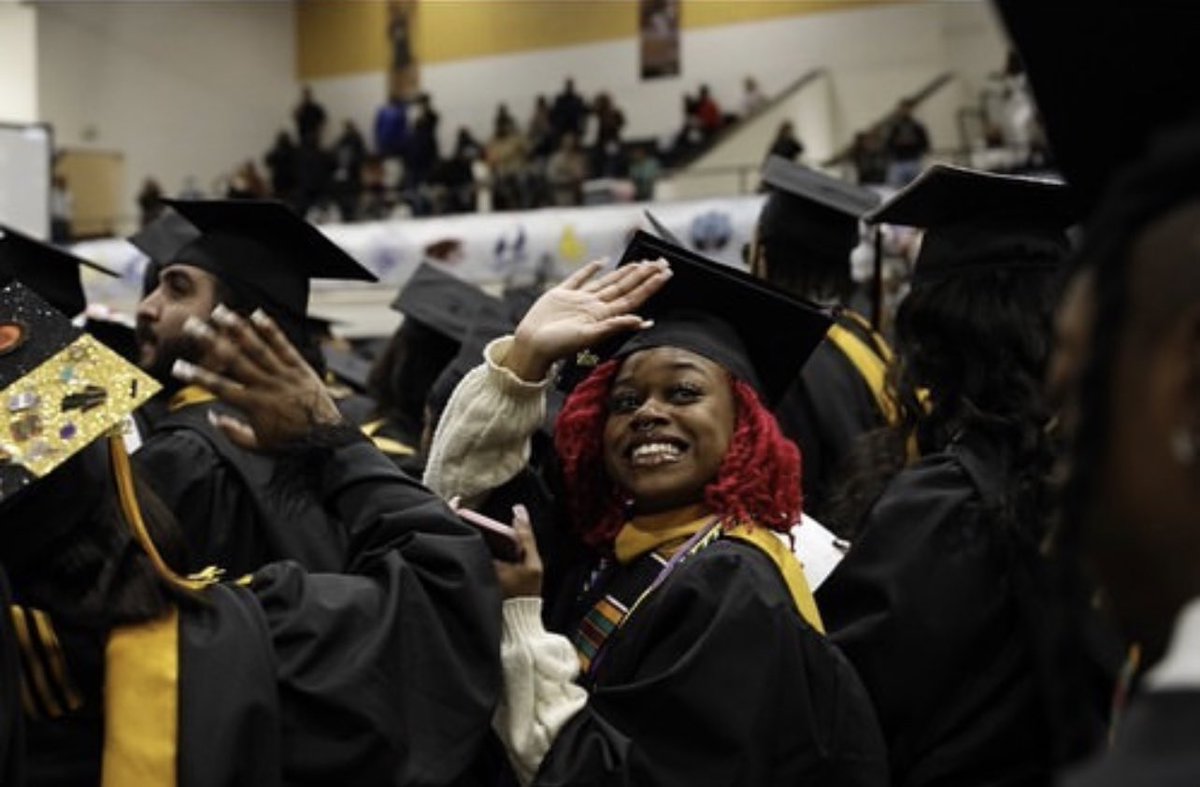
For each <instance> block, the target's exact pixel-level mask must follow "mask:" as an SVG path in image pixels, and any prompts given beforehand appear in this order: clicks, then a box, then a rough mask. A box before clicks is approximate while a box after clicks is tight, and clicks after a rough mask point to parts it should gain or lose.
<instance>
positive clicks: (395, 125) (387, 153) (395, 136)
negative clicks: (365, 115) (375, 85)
mask: <svg viewBox="0 0 1200 787" xmlns="http://www.w3.org/2000/svg"><path fill="white" fill-rule="evenodd" d="M407 144H408V105H407V104H406V103H405V101H404V99H403V98H401V97H400V95H399V94H396V93H393V94H392V96H391V97H390V98H389V99H388V100H387V103H386V104H384V105H383V106H381V107H380V108H379V111H378V112H376V113H375V152H376V153H378V154H379V155H380V156H383V157H384V158H398V157H400V156H403V155H404V148H405V146H406V145H407Z"/></svg>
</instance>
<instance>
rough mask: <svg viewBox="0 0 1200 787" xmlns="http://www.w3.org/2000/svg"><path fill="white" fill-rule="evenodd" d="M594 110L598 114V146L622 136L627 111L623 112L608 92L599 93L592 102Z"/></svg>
mask: <svg viewBox="0 0 1200 787" xmlns="http://www.w3.org/2000/svg"><path fill="white" fill-rule="evenodd" d="M592 111H593V112H594V113H595V114H596V146H597V147H601V146H603V145H605V144H606V143H609V142H612V141H614V140H619V139H620V138H621V131H622V129H624V128H625V113H624V112H622V111H621V110H620V109H619V108H618V107H617V105H616V104H614V103H613V100H612V97H611V96H610V95H609V94H608V93H599V94H597V95H596V100H595V101H594V102H593V103H592Z"/></svg>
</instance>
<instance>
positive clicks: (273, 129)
mask: <svg viewBox="0 0 1200 787" xmlns="http://www.w3.org/2000/svg"><path fill="white" fill-rule="evenodd" d="M37 15H38V19H37V22H38V24H37V39H38V46H37V60H38V79H37V83H38V96H39V98H40V109H41V112H40V115H41V118H42V119H43V120H46V121H49V122H50V123H52V124H53V125H54V130H55V134H56V137H57V142H58V144H59V145H61V146H64V147H85V148H94V149H99V150H113V151H119V152H121V153H123V154H124V156H125V181H126V182H125V189H124V193H125V197H124V200H123V203H124V204H123V210H125V211H127V212H128V214H129V217H130V218H132V217H134V216H135V215H136V203H135V196H136V194H137V191H138V189H139V188H140V185H141V182H142V179H143V178H145V177H147V176H151V175H153V176H154V177H156V178H157V179H158V180H159V182H160V184H161V185H162V186H163V188H164V190H166V191H167V192H168V194H175V193H176V192H177V191H178V190H179V189H180V187H181V186H182V184H183V181H184V178H185V177H186V176H188V175H195V176H197V178H198V180H199V182H200V185H201V187H202V188H206V189H208V188H211V187H212V185H213V183H214V181H215V180H216V179H218V178H219V177H220V176H222V175H223V174H225V173H228V172H230V171H231V170H232V169H234V168H235V167H236V165H237V164H238V163H239V162H241V161H243V160H245V159H247V158H260V157H261V155H262V154H263V152H264V151H265V150H266V149H267V148H269V147H270V145H271V143H272V141H273V139H274V136H275V134H276V133H277V132H278V131H279V130H280V129H282V128H284V127H290V125H291V108H292V106H293V105H294V104H295V103H296V101H297V98H298V95H297V88H296V80H295V20H294V13H293V9H292V6H291V2H289V1H287V0H259V1H258V2H239V3H229V2H180V1H178V0H177V1H175V2H66V1H62V0H60V1H58V2H53V3H41V4H38V5H37ZM0 27H2V26H0ZM0 51H2V49H0Z"/></svg>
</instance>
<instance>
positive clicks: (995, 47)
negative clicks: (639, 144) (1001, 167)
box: [313, 0, 1005, 161]
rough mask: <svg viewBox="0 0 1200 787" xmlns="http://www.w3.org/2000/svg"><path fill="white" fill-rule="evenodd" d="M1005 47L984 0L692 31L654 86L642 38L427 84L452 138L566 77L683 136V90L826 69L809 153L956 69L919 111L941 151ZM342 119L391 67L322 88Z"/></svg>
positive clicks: (736, 97)
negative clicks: (673, 70)
mask: <svg viewBox="0 0 1200 787" xmlns="http://www.w3.org/2000/svg"><path fill="white" fill-rule="evenodd" d="M1004 54H1005V43H1004V38H1003V34H1002V32H1001V30H1000V27H999V25H998V24H997V23H996V22H995V21H994V20H993V19H992V16H991V12H990V8H989V7H988V5H987V3H986V2H984V1H983V0H958V1H957V2H939V1H938V0H932V1H931V2H924V3H911V4H900V5H895V6H877V7H870V8H865V9H859V10H851V11H839V12H833V13H824V14H814V15H809V16H800V17H790V18H782V19H773V20H769V21H765V22H754V23H747V24H740V25H731V26H726V27H716V28H707V29H699V30H685V31H683V52H682V65H683V75H682V76H681V77H679V78H674V79H658V80H650V81H642V80H641V79H640V78H639V75H638V52H637V42H636V40H635V39H632V38H630V39H625V40H621V41H610V42H604V43H599V44H589V45H585V46H577V47H569V48H563V49H556V50H544V51H539V52H532V53H521V54H514V55H502V56H495V57H487V58H478V59H474V60H469V61H460V62H450V63H435V64H426V65H423V66H422V70H421V73H422V82H423V87H424V88H425V89H426V90H428V91H429V92H430V93H432V94H433V96H434V98H435V102H436V104H437V106H438V108H439V109H440V110H441V114H442V143H443V145H446V144H448V143H449V142H450V141H451V140H452V139H453V136H452V135H453V132H454V130H455V129H456V128H457V127H458V126H460V125H467V126H469V127H471V128H472V130H473V131H475V133H476V134H477V135H479V136H481V137H482V138H486V137H487V135H489V134H490V132H491V123H492V117H493V114H494V112H495V108H496V104H497V102H499V101H505V102H507V103H508V105H509V109H510V110H511V111H512V112H513V113H514V115H515V116H516V117H517V119H518V121H520V122H521V123H524V122H525V121H526V119H527V118H528V116H529V113H530V111H531V109H532V107H533V101H534V97H535V96H536V95H537V94H539V93H545V94H547V95H548V96H550V97H552V96H553V95H554V94H555V93H557V92H558V91H559V90H560V89H561V86H562V80H563V78H564V77H566V76H568V75H571V76H574V77H575V81H576V85H577V87H578V88H579V89H580V90H581V92H583V93H585V94H587V95H592V94H594V93H596V92H597V91H600V90H607V91H609V92H610V93H612V94H613V96H614V97H615V98H616V100H617V103H618V105H619V106H620V107H621V108H622V109H623V110H624V111H625V115H626V118H627V120H628V126H627V127H626V135H627V136H629V137H643V136H659V135H670V134H673V133H674V132H675V131H677V130H678V128H679V127H680V125H681V122H682V95H683V93H684V92H685V91H687V92H694V91H695V89H696V87H697V86H698V85H699V84H701V83H707V84H708V85H709V86H710V87H711V88H712V90H713V93H714V95H715V97H716V98H717V100H718V102H719V103H720V104H721V105H722V107H725V108H728V109H736V108H737V106H738V104H739V102H740V97H741V90H742V80H743V78H744V77H745V76H747V75H753V76H755V77H756V78H757V79H758V81H759V84H760V86H761V87H762V88H763V90H764V91H765V92H767V93H768V94H771V93H774V92H776V91H778V90H781V89H782V88H784V87H785V86H787V85H788V84H790V83H791V82H792V81H793V80H795V79H796V78H797V77H799V76H800V75H802V74H803V73H805V72H807V71H808V70H810V69H812V68H816V67H825V68H827V69H828V70H829V85H828V86H825V87H820V88H819V89H818V88H817V87H813V88H810V90H817V91H818V92H820V91H821V90H827V91H828V93H829V95H828V97H827V99H822V100H823V101H824V100H828V102H829V107H828V110H827V111H826V115H827V121H826V122H827V124H828V127H827V129H821V128H816V127H814V126H813V124H812V120H811V118H810V117H809V114H808V112H807V111H805V112H802V113H801V115H802V123H801V124H800V129H801V132H802V134H806V136H805V139H804V141H805V143H806V145H807V146H808V148H809V156H808V159H809V160H810V161H811V160H816V159H819V158H821V157H823V156H825V155H828V153H831V152H832V151H833V150H835V149H837V148H840V147H841V146H842V145H844V144H846V143H847V142H848V141H849V140H850V138H851V137H852V136H853V133H854V131H856V130H858V129H859V128H861V127H863V126H865V125H867V124H869V123H872V122H874V121H875V120H878V119H879V118H880V117H881V116H882V115H883V114H884V113H885V112H886V111H888V110H889V109H891V108H892V107H893V106H894V105H895V103H896V101H897V99H898V98H899V96H901V95H903V94H907V93H911V92H913V91H915V90H917V89H918V88H920V87H921V86H922V85H923V84H924V83H925V82H927V81H928V80H930V79H932V78H933V77H935V76H937V75H938V74H940V73H942V72H944V71H954V72H955V74H956V75H957V79H956V80H955V81H954V82H953V83H952V84H950V85H948V86H947V87H945V88H943V90H942V92H941V93H939V94H938V95H937V96H936V97H935V98H934V99H932V100H931V101H930V102H929V103H928V104H927V105H926V106H925V107H924V108H923V109H922V111H921V112H920V113H919V117H921V119H922V120H923V121H924V122H925V123H926V124H927V126H928V127H929V129H930V133H931V136H932V138H933V144H934V146H935V147H957V146H958V144H959V140H958V131H957V125H956V120H955V117H956V113H957V111H958V108H959V107H960V106H961V105H962V104H963V103H965V102H967V101H969V100H974V98H975V97H976V96H977V95H978V91H979V89H980V87H981V86H982V83H983V80H984V77H985V76H986V74H987V73H988V72H991V71H996V70H999V69H1000V68H1001V66H1002V65H1003V62H1004ZM313 86H314V89H315V91H316V93H317V96H318V98H319V99H320V100H321V101H323V102H324V103H325V105H326V108H327V109H329V110H330V114H331V116H332V117H333V118H335V119H338V120H340V118H342V117H355V118H358V119H359V121H360V123H363V124H366V125H365V126H364V127H365V128H369V124H370V119H371V117H372V116H373V113H374V109H375V108H376V107H377V106H378V105H379V104H380V103H381V102H382V101H383V98H384V96H385V90H386V84H385V81H384V78H383V76H382V75H381V74H369V75H365V74H364V75H359V76H351V77H339V78H337V79H328V80H318V81H316V82H314V83H313Z"/></svg>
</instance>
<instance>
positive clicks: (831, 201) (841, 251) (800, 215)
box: [759, 155, 880, 267]
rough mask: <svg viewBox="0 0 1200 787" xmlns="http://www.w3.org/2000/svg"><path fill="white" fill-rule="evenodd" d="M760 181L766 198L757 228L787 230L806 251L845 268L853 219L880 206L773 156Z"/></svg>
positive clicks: (854, 234) (873, 197) (853, 237)
mask: <svg viewBox="0 0 1200 787" xmlns="http://www.w3.org/2000/svg"><path fill="white" fill-rule="evenodd" d="M762 182H763V183H764V184H765V185H766V186H767V187H768V190H769V196H768V197H767V202H766V204H765V205H764V206H763V210H762V215H761V217H760V218H759V226H760V227H764V228H767V229H768V232H769V231H770V228H771V227H773V226H786V227H788V232H789V237H790V238H798V239H800V241H799V242H800V243H802V244H803V246H804V247H805V249H806V250H807V251H808V252H810V253H812V254H816V255H820V256H822V257H826V258H834V259H835V260H836V262H838V263H844V264H845V265H846V266H847V267H849V265H850V250H851V249H853V248H854V247H855V246H856V245H857V244H858V221H859V219H860V218H862V216H863V214H865V213H867V212H868V211H870V210H872V209H874V208H875V207H876V206H877V205H879V201H880V200H879V195H878V194H876V193H875V192H873V191H871V190H870V189H865V188H862V187H860V186H856V185H854V184H853V183H847V182H846V181H844V180H839V179H838V178H834V177H830V176H829V175H826V174H824V173H823V172H818V171H817V170H815V169H811V168H810V167H806V166H803V165H802V164H796V163H794V162H791V161H788V160H787V159H785V158H783V157H782V156H776V155H771V156H768V157H767V160H766V163H764V164H763V169H762Z"/></svg>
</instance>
